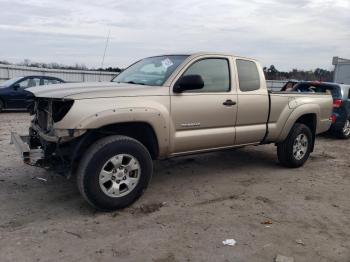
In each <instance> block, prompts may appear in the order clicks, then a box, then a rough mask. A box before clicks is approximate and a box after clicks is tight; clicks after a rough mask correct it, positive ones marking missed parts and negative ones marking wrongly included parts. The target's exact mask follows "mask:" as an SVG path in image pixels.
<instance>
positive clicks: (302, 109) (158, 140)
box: [11, 53, 332, 210]
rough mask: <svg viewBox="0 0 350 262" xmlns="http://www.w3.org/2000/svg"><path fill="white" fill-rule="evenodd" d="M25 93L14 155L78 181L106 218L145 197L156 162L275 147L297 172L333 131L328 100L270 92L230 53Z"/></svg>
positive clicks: (156, 61) (144, 63)
mask: <svg viewBox="0 0 350 262" xmlns="http://www.w3.org/2000/svg"><path fill="white" fill-rule="evenodd" d="M29 91H30V92H32V93H33V94H34V95H35V97H36V98H35V105H33V107H32V109H31V112H32V114H33V120H32V123H31V127H30V129H29V135H28V136H19V135H18V134H16V133H12V136H11V140H12V142H13V143H14V144H15V145H16V148H17V151H18V152H19V153H20V155H21V156H22V158H23V160H24V162H25V163H28V164H32V165H37V166H41V167H44V168H55V170H57V171H58V172H60V173H63V174H65V175H67V176H68V177H70V176H71V174H74V175H76V176H77V183H78V187H79V190H80V192H81V194H82V195H83V197H84V198H85V199H86V200H87V201H88V202H89V203H90V204H91V205H93V206H94V207H96V208H98V209H100V210H115V209H118V208H123V207H126V206H128V205H130V204H131V203H133V202H134V201H135V200H136V199H137V198H138V197H140V196H141V194H142V193H143V192H144V190H145V189H146V187H147V185H148V183H149V181H150V179H151V176H152V172H153V171H152V160H155V159H164V158H170V157H174V156H182V155H186V154H194V153H201V152H207V151H212V150H220V149H227V148H234V147H242V146H246V145H259V144H267V143H275V144H276V146H277V155H278V159H279V162H280V163H281V164H282V165H284V166H287V167H299V166H301V165H303V164H304V163H305V161H306V160H307V159H308V157H309V154H310V152H312V151H313V148H314V142H315V136H316V134H318V133H322V132H325V131H327V130H328V128H329V127H330V125H331V120H330V116H331V114H332V97H331V96H330V95H322V94H305V93H300V94H298V93H287V92H281V93H271V92H269V91H268V90H267V89H266V83H265V78H264V74H263V71H262V69H261V67H260V65H259V64H258V62H256V61H255V60H254V59H249V58H244V57H237V56H233V55H229V54H217V53H197V54H190V55H162V56H155V57H149V58H145V59H142V60H140V61H138V62H136V63H134V64H132V65H131V66H130V67H128V68H127V69H126V70H124V71H123V72H122V73H121V74H119V75H118V76H116V77H115V78H114V79H113V80H112V82H107V83H101V82H100V83H77V84H62V85H53V86H42V87H41V86H40V87H35V88H31V89H29ZM229 153H230V152H229V151H228V152H227V154H229ZM276 168H278V167H276Z"/></svg>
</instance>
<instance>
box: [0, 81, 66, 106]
mask: <svg viewBox="0 0 350 262" xmlns="http://www.w3.org/2000/svg"><path fill="white" fill-rule="evenodd" d="M60 83H64V81H63V80H62V79H59V78H57V77H51V76H24V77H16V78H12V79H10V80H7V81H6V82H4V83H1V84H0V112H1V111H2V110H5V109H27V108H28V106H29V105H30V104H31V103H32V102H33V98H34V96H33V94H32V93H31V92H28V91H27V90H26V89H27V88H30V87H35V86H41V85H51V84H60Z"/></svg>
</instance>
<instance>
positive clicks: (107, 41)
mask: <svg viewBox="0 0 350 262" xmlns="http://www.w3.org/2000/svg"><path fill="white" fill-rule="evenodd" d="M110 34H111V29H109V30H108V35H107V39H106V46H105V50H104V52H103V57H102V62H101V71H100V76H99V79H98V81H99V82H101V74H102V69H103V66H104V63H105V57H106V51H107V46H108V43H109V36H110Z"/></svg>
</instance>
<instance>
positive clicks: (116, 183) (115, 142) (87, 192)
mask: <svg viewBox="0 0 350 262" xmlns="http://www.w3.org/2000/svg"><path fill="white" fill-rule="evenodd" d="M152 169H153V167H152V159H151V156H150V154H149V152H148V151H147V149H146V148H145V147H144V146H143V145H142V144H141V143H140V142H138V141H137V140H135V139H133V138H130V137H126V136H110V137H106V138H103V139H101V140H99V141H97V142H95V144H93V145H92V146H91V147H90V148H89V150H88V151H87V152H86V153H85V155H84V156H83V159H82V161H81V163H80V166H79V169H78V176H77V183H78V188H79V191H80V192H81V194H82V196H83V197H84V198H85V200H86V201H87V202H89V203H90V204H91V205H92V206H93V207H95V208H97V209H99V210H102V211H113V210H116V209H120V208H124V207H127V206H129V205H131V204H132V203H133V202H135V201H136V200H137V199H138V198H139V197H140V196H141V195H142V193H143V192H144V190H145V189H146V188H147V185H148V183H149V181H150V179H151V176H152V172H153V171H152Z"/></svg>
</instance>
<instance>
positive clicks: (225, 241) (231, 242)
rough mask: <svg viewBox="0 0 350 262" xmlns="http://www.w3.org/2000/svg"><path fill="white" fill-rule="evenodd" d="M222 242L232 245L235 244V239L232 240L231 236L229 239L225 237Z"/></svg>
mask: <svg viewBox="0 0 350 262" xmlns="http://www.w3.org/2000/svg"><path fill="white" fill-rule="evenodd" d="M222 243H223V244H224V245H225V246H234V245H236V243H237V242H236V240H234V239H233V238H231V239H226V240H224V241H222Z"/></svg>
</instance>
